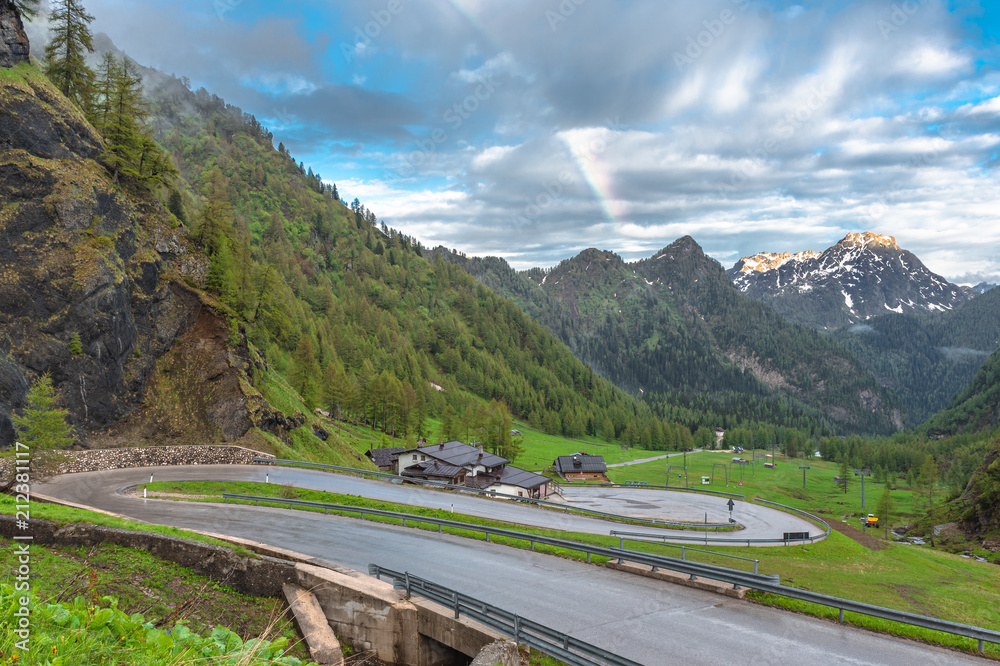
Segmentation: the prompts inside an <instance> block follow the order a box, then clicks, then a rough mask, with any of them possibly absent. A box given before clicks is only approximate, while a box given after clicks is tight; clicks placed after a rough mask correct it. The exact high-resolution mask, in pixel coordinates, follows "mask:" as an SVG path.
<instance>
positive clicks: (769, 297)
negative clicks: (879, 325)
mask: <svg viewBox="0 0 1000 666" xmlns="http://www.w3.org/2000/svg"><path fill="white" fill-rule="evenodd" d="M728 274H729V276H730V278H731V279H732V280H733V282H734V283H735V284H736V286H737V287H739V288H740V290H741V291H743V292H744V293H745V294H747V295H748V296H751V297H753V298H757V299H760V300H764V301H767V302H769V303H770V304H771V305H772V307H774V308H775V309H776V310H778V311H779V312H781V313H782V314H785V315H786V316H788V317H789V318H791V319H794V320H796V321H800V322H801V323H805V324H808V325H811V326H814V327H817V328H835V327H839V326H842V325H845V324H849V323H856V322H859V321H864V320H865V319H868V318H870V317H874V316H876V315H880V314H885V313H886V312H897V313H903V312H920V311H924V312H928V311H929V312H934V311H943V310H950V309H952V308H954V307H955V306H957V305H959V304H961V303H964V302H965V301H967V300H969V299H970V298H972V297H974V296H975V295H976V292H974V291H973V290H972V289H969V288H968V287H960V286H958V285H954V284H951V283H950V282H948V281H947V280H945V279H944V278H942V277H941V276H939V275H936V274H935V273H932V272H931V271H930V270H928V269H927V268H926V267H925V266H924V265H923V263H921V261H920V260H919V259H918V258H917V257H916V256H914V255H913V254H912V253H910V252H908V251H906V250H904V249H901V248H900V247H899V245H897V244H896V239H895V237H893V236H886V235H882V234H876V233H872V232H868V231H866V232H862V233H850V234H848V235H847V236H845V237H844V238H843V239H841V240H840V242H838V243H837V244H836V245H834V246H832V247H829V248H827V249H826V250H824V251H823V252H810V251H805V252H799V253H796V254H791V253H787V252H785V253H776V252H762V253H760V254H756V255H754V256H752V257H744V258H742V259H740V261H739V262H737V263H736V265H735V266H734V267H733V268H731V269H730V270H729V271H728Z"/></svg>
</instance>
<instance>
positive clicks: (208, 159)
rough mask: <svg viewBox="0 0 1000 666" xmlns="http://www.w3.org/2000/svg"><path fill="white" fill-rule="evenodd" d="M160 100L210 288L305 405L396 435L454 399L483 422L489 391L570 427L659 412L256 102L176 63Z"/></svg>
mask: <svg viewBox="0 0 1000 666" xmlns="http://www.w3.org/2000/svg"><path fill="white" fill-rule="evenodd" d="M152 110H153V118H154V122H155V125H156V127H157V128H158V132H159V134H158V138H159V140H160V141H161V143H162V144H163V146H164V147H165V148H166V149H167V150H168V151H169V152H170V153H171V154H172V156H173V159H174V161H175V163H176V164H177V165H178V167H179V169H180V179H179V180H178V181H177V183H176V186H175V187H174V188H173V190H172V191H164V192H163V193H161V194H162V196H163V198H164V200H165V201H166V203H167V205H168V207H169V208H170V210H171V211H172V213H173V215H174V216H175V218H177V219H178V220H179V221H181V223H182V224H183V226H184V228H185V229H186V230H187V232H188V236H189V237H190V238H191V239H193V240H194V241H195V242H197V243H198V244H199V245H200V246H201V247H202V248H203V250H204V252H205V253H206V254H208V255H209V256H210V258H211V262H212V264H211V268H210V270H209V271H208V275H207V277H206V285H205V286H206V288H207V290H208V291H209V292H210V293H212V294H214V295H215V296H216V297H217V298H218V300H219V301H220V302H221V304H222V308H223V311H224V312H225V313H226V315H227V318H228V320H229V323H230V326H231V328H232V330H233V332H234V335H245V336H246V338H247V340H248V342H249V344H250V346H251V347H252V348H253V349H256V350H258V351H259V352H260V357H261V359H262V366H261V367H263V368H267V369H273V370H275V371H276V372H278V373H279V374H280V375H282V376H283V377H285V378H286V379H287V380H288V383H289V385H290V388H291V389H292V390H294V391H295V392H297V393H298V394H299V395H301V396H302V399H303V400H304V406H305V408H306V409H305V411H310V412H311V411H312V408H313V407H317V406H318V407H323V408H326V409H328V410H330V411H331V412H332V413H333V414H334V415H335V416H341V417H343V418H345V419H349V420H351V421H355V422H358V423H365V424H367V425H368V426H369V427H371V428H374V429H377V430H379V431H380V432H384V433H386V434H387V435H389V436H394V437H416V436H422V435H427V434H431V433H429V432H428V428H427V423H428V418H430V417H433V416H438V415H441V414H442V413H443V412H444V411H445V409H446V408H448V407H450V408H451V409H453V410H454V412H455V413H456V414H458V415H460V416H462V417H464V418H465V420H473V419H475V418H476V415H475V412H476V410H479V409H480V406H484V405H486V404H487V403H492V404H494V405H499V404H501V403H502V404H503V405H504V406H505V407H506V409H509V411H510V412H511V413H512V414H513V415H514V416H515V417H520V418H522V419H523V420H526V421H530V422H531V423H533V424H535V425H536V426H538V427H541V428H543V429H544V430H545V431H546V432H549V433H553V434H565V435H569V436H582V435H585V434H590V435H594V434H596V433H597V432H598V431H599V430H600V428H601V426H602V425H603V424H604V423H611V424H613V425H612V427H613V428H614V433H613V434H612V435H611V437H612V438H617V437H619V436H621V434H622V433H623V432H624V431H625V429H626V428H627V427H628V426H629V425H630V424H631V425H632V427H633V428H635V429H636V430H646V429H648V428H649V427H650V426H651V423H652V422H653V421H654V420H656V419H655V417H654V416H653V414H652V412H651V410H650V409H649V408H648V407H647V406H646V405H645V404H643V403H642V402H640V401H638V400H635V399H634V398H632V397H631V396H629V395H627V394H625V393H624V392H622V391H620V390H618V389H616V388H615V387H614V386H613V385H612V384H611V383H610V382H607V381H606V380H604V379H603V378H601V377H600V376H598V375H597V374H595V373H594V372H593V371H591V370H590V369H589V368H588V367H587V366H585V365H584V364H583V363H581V362H580V361H578V360H577V359H576V358H574V357H573V355H572V353H571V352H570V350H569V349H567V348H566V346H565V345H564V344H562V343H561V342H560V341H559V340H557V339H556V338H555V337H554V336H552V335H551V334H550V333H549V332H548V331H546V330H545V329H544V328H543V327H542V326H540V325H539V324H536V323H534V322H532V321H531V320H530V319H529V318H528V317H527V316H525V314H524V313H523V312H522V311H521V310H520V309H519V308H518V306H517V305H515V304H514V303H513V302H512V301H510V300H508V299H506V298H502V297H500V296H497V295H496V294H495V293H494V292H492V291H491V290H489V289H487V288H486V287H484V286H482V285H480V284H477V283H476V282H475V281H474V280H473V279H472V278H471V277H470V276H469V275H467V274H466V273H465V272H464V271H462V270H461V269H459V268H458V267H457V266H454V265H451V264H448V263H446V262H443V261H440V260H438V261H429V260H428V259H427V258H425V257H424V256H423V255H424V252H423V247H422V246H421V244H420V243H419V241H417V240H416V239H413V238H410V237H408V236H405V235H403V234H400V233H398V232H397V231H395V230H393V229H389V228H387V227H386V226H385V225H384V224H380V223H379V222H378V220H377V218H376V215H375V214H374V213H373V212H372V211H369V210H367V209H366V208H365V207H364V205H363V204H361V202H359V201H357V200H356V199H355V200H354V201H353V202H351V204H350V205H345V203H343V202H342V201H340V199H339V192H336V191H335V186H333V185H332V184H331V183H329V182H328V181H326V180H324V179H323V178H321V177H320V176H319V175H318V174H314V173H313V172H312V170H311V169H306V168H305V167H304V165H302V164H299V163H296V162H295V160H294V159H293V158H292V156H290V155H289V154H288V153H287V151H285V149H284V146H280V145H279V146H278V148H277V149H275V148H274V147H273V146H272V142H271V135H270V133H268V132H267V131H266V129H265V128H263V127H261V126H260V124H259V123H258V122H257V121H256V119H254V118H253V117H252V116H249V115H247V114H244V113H242V111H240V110H239V109H237V108H234V107H231V106H228V105H226V104H225V102H224V101H223V100H221V99H219V98H218V97H215V96H212V95H210V94H208V93H207V92H205V91H204V90H199V91H198V92H196V93H195V92H191V91H189V90H187V89H186V88H185V87H184V86H183V85H182V84H181V82H180V81H178V80H175V79H171V78H169V77H160V78H159V79H158V84H157V86H156V88H155V90H154V91H153V100H152ZM257 372H258V375H256V376H255V381H254V384H255V386H256V387H257V388H258V389H260V387H259V385H258V384H259V382H257V381H256V377H259V376H261V375H259V372H260V370H258V371H257ZM260 390H263V389H260ZM470 407H471V408H472V411H471V412H470V411H469V409H470ZM658 425H659V424H658Z"/></svg>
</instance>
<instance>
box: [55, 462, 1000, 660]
mask: <svg viewBox="0 0 1000 666" xmlns="http://www.w3.org/2000/svg"><path fill="white" fill-rule="evenodd" d="M234 467H235V466H234ZM229 469H234V468H233V467H231V468H229ZM258 471H263V470H261V469H260V468H254V467H245V468H239V473H237V474H235V476H237V477H239V478H241V479H244V480H255V479H256V474H257V472H258ZM283 471H287V472H288V473H290V474H293V477H290V478H299V479H300V480H301V479H303V478H305V477H300V476H298V475H299V474H300V473H302V472H304V471H311V470H283ZM273 472H277V470H275V469H270V470H268V473H273ZM150 473H152V474H153V475H154V480H170V479H173V478H178V477H181V478H190V479H194V478H200V479H205V480H212V479H218V478H219V476H220V474H221V473H222V470H219V469H217V468H216V467H215V466H198V467H196V468H195V469H191V468H184V467H179V468H164V467H158V468H152V469H148V468H138V469H128V470H115V471H111V472H94V473H85V474H72V475H66V476H63V477H58V478H56V479H54V480H52V481H51V482H49V483H46V484H39V485H38V486H37V487H36V488H35V491H36V492H37V493H39V494H42V495H48V496H52V497H55V498H59V499H62V500H67V501H71V502H76V503H80V504H85V505H88V506H92V507H95V508H100V509H104V510H107V511H112V512H115V513H118V514H121V515H124V516H128V517H131V518H134V519H138V520H144V521H148V522H152V523H159V524H164V525H173V526H176V527H181V528H187V529H194V530H201V531H206V532H213V533H217V534H226V535H231V536H236V537H241V538H245V539H252V540H255V541H259V542H263V543H268V544H272V545H275V546H281V547H285V548H289V549H292V550H296V551H299V552H301V553H304V554H308V555H312V556H315V557H319V558H323V559H326V560H329V561H332V562H336V563H338V564H341V565H344V566H348V567H351V568H354V569H358V570H360V571H366V570H367V565H368V564H369V563H376V564H380V565H383V566H386V567H391V568H394V569H398V570H408V571H410V572H412V573H414V574H416V575H419V576H423V577H426V578H429V579H431V580H435V581H438V582H441V583H443V584H446V585H449V586H452V587H455V588H457V589H459V590H460V591H462V592H464V593H467V594H470V595H473V596H476V597H480V598H483V599H485V600H488V601H490V602H491V603H494V604H497V605H499V606H502V607H504V608H507V609H508V610H511V611H513V612H515V613H518V614H521V615H523V616H524V617H527V618H531V619H533V620H536V621H539V622H544V623H546V624H549V625H550V626H552V627H553V628H555V629H557V630H560V631H565V632H568V633H570V634H571V635H573V636H576V637H578V638H580V639H582V640H585V641H588V642H591V643H594V644H597V645H600V646H602V647H604V648H606V649H608V650H612V651H614V652H616V653H619V654H621V655H623V656H626V657H629V658H630V659H633V660H635V661H638V662H640V663H643V664H649V665H650V666H653V665H660V664H673V663H685V664H719V663H727V664H783V663H808V664H845V665H847V664H850V665H858V664H897V665H899V666H912V665H913V664H921V665H923V664H972V663H986V662H985V661H984V660H981V659H978V658H976V657H972V656H968V655H964V654H960V653H956V652H951V651H948V650H944V649H940V648H934V647H928V646H926V645H922V644H919V643H915V642H912V641H906V640H900V639H894V638H890V637H887V636H882V635H878V634H873V633H869V632H866V631H862V630H859V629H855V628H851V627H846V626H842V625H839V624H837V623H834V622H826V621H822V620H818V619H815V618H810V617H807V616H803V615H798V614H795V613H788V612H783V611H778V610H775V609H771V608H767V607H764V606H758V605H755V604H752V603H748V602H745V601H737V600H733V599H730V598H728V597H722V596H719V595H717V594H712V593H709V592H702V591H700V590H694V589H690V588H686V587H681V586H677V585H671V584H669V583H664V582H660V581H656V580H651V579H646V578H640V577H637V576H634V575H630V574H627V573H624V572H618V571H613V570H610V569H606V568H604V567H599V566H593V565H587V564H584V563H582V562H578V561H575V560H567V559H562V558H558V557H553V556H550V555H545V554H542V553H536V552H531V551H525V550H518V549H513V548H508V547H505V546H501V545H498V544H495V543H485V542H482V541H473V540H469V539H462V538H460V537H456V536H452V535H448V534H438V533H436V532H430V531H423V530H416V529H407V528H403V527H398V526H392V525H385V524H377V523H369V522H362V521H359V520H355V519H351V518H344V517H340V516H326V515H321V514H316V513H310V512H304V511H289V510H286V509H276V508H269V507H252V506H247V505H230V504H227V505H221V504H212V503H189V502H174V501H169V500H153V499H142V498H139V497H132V496H125V495H122V494H120V491H121V489H123V488H124V487H126V486H130V485H135V484H141V483H143V482H144V481H148V479H149V474H150ZM313 474H323V473H322V472H313ZM327 476H331V475H327ZM342 478H345V479H346V478H349V477H342ZM223 480H228V479H223ZM272 480H274V481H277V480H278V478H277V477H276V476H272ZM383 485H387V486H388V484H383ZM427 492H433V491H427ZM639 492H642V493H643V495H642V497H645V493H646V492H647V491H639ZM458 497H459V496H455V499H458ZM448 498H449V499H451V495H449V496H448ZM467 499H475V498H467ZM484 501H486V502H490V501H489V500H484ZM456 504H457V503H456ZM456 508H457V507H456ZM505 508H506V509H516V508H519V507H517V506H505ZM520 508H528V507H520ZM463 510H464V509H463ZM535 511H537V512H538V513H550V512H545V511H538V510H537V509H536V510H535ZM556 517H557V518H567V517H563V516H558V515H557V516H556ZM519 522H520V521H519Z"/></svg>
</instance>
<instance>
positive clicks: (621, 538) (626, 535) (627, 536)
mask: <svg viewBox="0 0 1000 666" xmlns="http://www.w3.org/2000/svg"><path fill="white" fill-rule="evenodd" d="M611 536H613V537H614V536H616V537H618V547H619V548H621V549H623V550H624V549H625V541H626V540H628V541H636V542H638V543H652V542H653V540H652V539H644V538H631V537H649V536H654V535H650V534H634V533H632V532H618V531H615V530H611ZM657 538H658V537H657ZM662 545H663V546H665V547H667V548H680V549H681V559H682V560H687V557H686V556H687V553H688V552H692V551H693V552H695V553H707V554H708V555H718V556H719V557H728V558H730V559H733V560H743V561H744V562H753V572H754V573H757V568H758V566H759V565H760V560H758V559H755V558H753V557H741V556H739V555H730V554H729V553H720V552H718V551H714V550H702V549H701V548H692V547H691V546H685V545H683V544H676V543H669V542H668V541H667V540H666V539H664V540H663V542H662Z"/></svg>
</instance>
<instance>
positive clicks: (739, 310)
mask: <svg viewBox="0 0 1000 666" xmlns="http://www.w3.org/2000/svg"><path fill="white" fill-rule="evenodd" d="M437 252H442V253H445V254H447V255H448V256H449V260H450V261H454V262H455V263H459V264H460V265H462V266H463V267H465V269H466V270H467V271H468V272H470V273H471V274H472V275H473V276H475V277H476V278H477V279H478V280H480V281H481V282H482V283H483V284H485V285H487V286H489V287H490V288H492V289H494V290H497V291H498V292H499V293H501V294H503V295H506V296H508V297H509V298H511V299H513V300H514V301H515V302H517V303H518V305H520V306H521V307H522V309H524V310H525V311H526V312H528V313H529V314H530V315H531V316H533V317H535V318H536V320H538V321H539V322H541V323H543V324H545V325H546V326H547V327H548V328H549V330H550V331H552V332H553V333H555V334H556V335H557V336H558V337H560V338H561V339H562V340H563V341H564V342H566V344H567V345H569V347H570V349H572V350H573V352H574V354H575V355H577V357H579V358H581V359H582V360H584V361H585V362H586V363H588V364H589V365H590V366H591V367H593V368H594V369H595V370H596V371H597V372H599V373H601V374H602V375H604V376H605V377H607V378H609V379H611V380H612V381H613V382H615V383H616V384H617V385H619V386H621V387H622V388H625V389H626V390H628V391H630V392H633V393H635V394H637V395H646V396H647V397H648V396H650V395H657V396H668V397H666V398H664V400H666V402H668V403H670V402H671V401H678V402H680V403H684V404H690V401H691V400H693V399H694V397H693V396H705V395H708V396H714V397H713V398H712V399H711V400H717V402H716V403H715V404H714V406H712V407H706V408H705V409H706V411H707V412H709V413H714V414H720V412H725V411H729V410H730V408H731V407H732V406H733V405H737V407H735V408H734V409H735V412H740V413H741V414H743V415H744V416H742V417H740V418H751V419H752V418H764V417H763V415H764V414H765V413H766V414H767V416H766V418H768V419H774V420H775V422H778V421H781V420H786V422H787V423H788V424H791V423H796V424H797V427H806V428H809V427H812V426H805V425H804V424H806V423H809V422H810V419H817V420H819V421H822V422H825V423H827V424H830V425H831V426H832V428H833V429H834V430H842V431H844V432H884V433H887V432H891V431H893V430H894V429H896V428H898V427H901V426H902V425H903V423H904V419H905V417H904V415H903V414H902V412H901V411H900V410H899V409H898V408H897V405H896V404H895V402H894V398H893V397H892V396H891V395H890V394H889V393H888V392H886V391H884V390H882V389H881V388H880V387H879V386H878V385H877V383H876V382H875V381H874V379H873V378H872V377H871V376H870V375H869V374H868V373H867V372H866V371H865V369H864V368H863V367H861V366H860V364H858V363H857V361H856V360H854V359H853V357H851V356H850V354H848V353H847V352H846V351H845V350H843V349H842V348H840V347H839V345H837V344H836V343H834V342H832V341H831V340H829V339H827V338H825V337H824V336H821V335H819V334H818V333H816V332H815V331H812V330H809V329H807V328H805V327H802V326H799V325H796V324H793V323H790V322H788V321H786V320H785V319H783V318H782V317H781V316H780V315H778V314H777V313H775V312H774V311H773V310H771V309H770V308H768V307H766V306H765V305H764V304H762V303H759V302H757V301H754V300H753V299H750V298H747V297H745V296H744V295H743V294H741V293H740V292H739V290H738V289H736V288H735V287H734V285H733V284H732V282H731V281H730V280H729V277H728V276H727V275H726V273H725V271H724V269H723V268H722V266H721V265H720V264H719V263H718V262H717V261H715V260H714V259H711V258H710V257H708V256H706V255H705V254H704V252H703V251H702V249H701V247H700V246H699V245H698V244H697V242H695V241H694V239H692V238H690V237H684V238H680V239H678V240H676V241H675V242H673V243H671V244H670V245H668V246H667V247H665V248H663V249H662V250H661V251H659V252H657V253H656V254H655V255H653V256H652V257H650V258H649V259H644V260H641V261H637V262H631V263H629V262H625V261H623V260H622V258H621V257H619V256H618V255H616V254H614V253H612V252H607V251H601V250H597V249H593V248H591V249H587V250H584V251H582V252H581V253H580V254H578V255H577V256H576V257H573V258H572V259H567V260H565V261H563V262H562V263H560V264H559V265H558V266H556V267H554V268H553V269H551V270H550V271H541V270H537V269H536V270H531V271H526V272H524V273H517V272H515V271H513V270H512V269H511V268H510V267H509V266H507V264H506V262H504V261H503V260H502V259H497V258H495V257H490V258H486V259H479V258H467V257H461V256H458V255H454V254H450V253H446V252H445V251H443V250H440V249H439V250H437ZM658 399H660V398H654V400H658ZM697 400H702V398H697ZM711 400H709V401H711ZM772 401H774V402H772ZM781 401H787V403H786V404H783V405H781V404H779V403H780V402H781ZM723 403H725V404H726V405H729V406H730V407H722V406H721V405H722V404H723ZM671 404H672V403H671ZM749 405H753V407H752V408H750V407H747V406H749ZM665 409H667V410H668V411H669V410H671V409H674V408H673V407H669V406H667V407H665ZM735 412H734V413H735ZM754 415H756V416H754ZM709 418H712V417H711V416H709ZM718 420H719V421H720V422H722V421H723V420H724V419H723V418H722V416H721V414H720V416H719V417H718ZM813 422H814V421H813ZM712 425H713V426H714V425H716V424H715V423H713V424H712Z"/></svg>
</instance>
